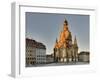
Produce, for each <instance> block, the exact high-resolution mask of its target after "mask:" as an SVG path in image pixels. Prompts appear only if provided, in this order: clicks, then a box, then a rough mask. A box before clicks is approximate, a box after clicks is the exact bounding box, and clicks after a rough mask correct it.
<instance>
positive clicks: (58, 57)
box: [53, 19, 78, 62]
mask: <svg viewBox="0 0 100 80" xmlns="http://www.w3.org/2000/svg"><path fill="white" fill-rule="evenodd" d="M68 27H69V25H68V21H67V20H66V19H65V20H64V23H63V30H62V31H61V32H60V36H59V38H58V39H56V42H55V46H54V53H53V55H54V62H71V61H75V62H76V61H78V44H77V39H76V37H75V39H74V41H73V40H72V34H71V32H70V30H69V28H68Z"/></svg>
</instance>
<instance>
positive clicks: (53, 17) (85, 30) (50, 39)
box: [26, 12, 89, 54]
mask: <svg viewBox="0 0 100 80" xmlns="http://www.w3.org/2000/svg"><path fill="white" fill-rule="evenodd" d="M65 18H66V20H67V21H68V23H69V30H70V31H71V33H72V38H73V40H74V38H75V36H76V38H77V43H78V46H79V52H80V51H89V15H75V14H51V13H32V12H26V37H28V38H32V39H34V40H36V41H38V42H42V43H43V44H44V45H46V48H47V49H46V52H47V54H51V53H53V48H54V44H55V41H56V38H59V33H60V32H61V30H62V28H63V22H64V20H65Z"/></svg>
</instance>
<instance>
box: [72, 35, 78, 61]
mask: <svg viewBox="0 0 100 80" xmlns="http://www.w3.org/2000/svg"><path fill="white" fill-rule="evenodd" d="M73 47H74V59H75V61H78V45H77V39H76V36H75V39H74V44H73Z"/></svg>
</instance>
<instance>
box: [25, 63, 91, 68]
mask: <svg viewBox="0 0 100 80" xmlns="http://www.w3.org/2000/svg"><path fill="white" fill-rule="evenodd" d="M85 64H89V62H69V63H49V64H35V65H29V66H26V67H43V66H44V67H45V66H66V65H85Z"/></svg>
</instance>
